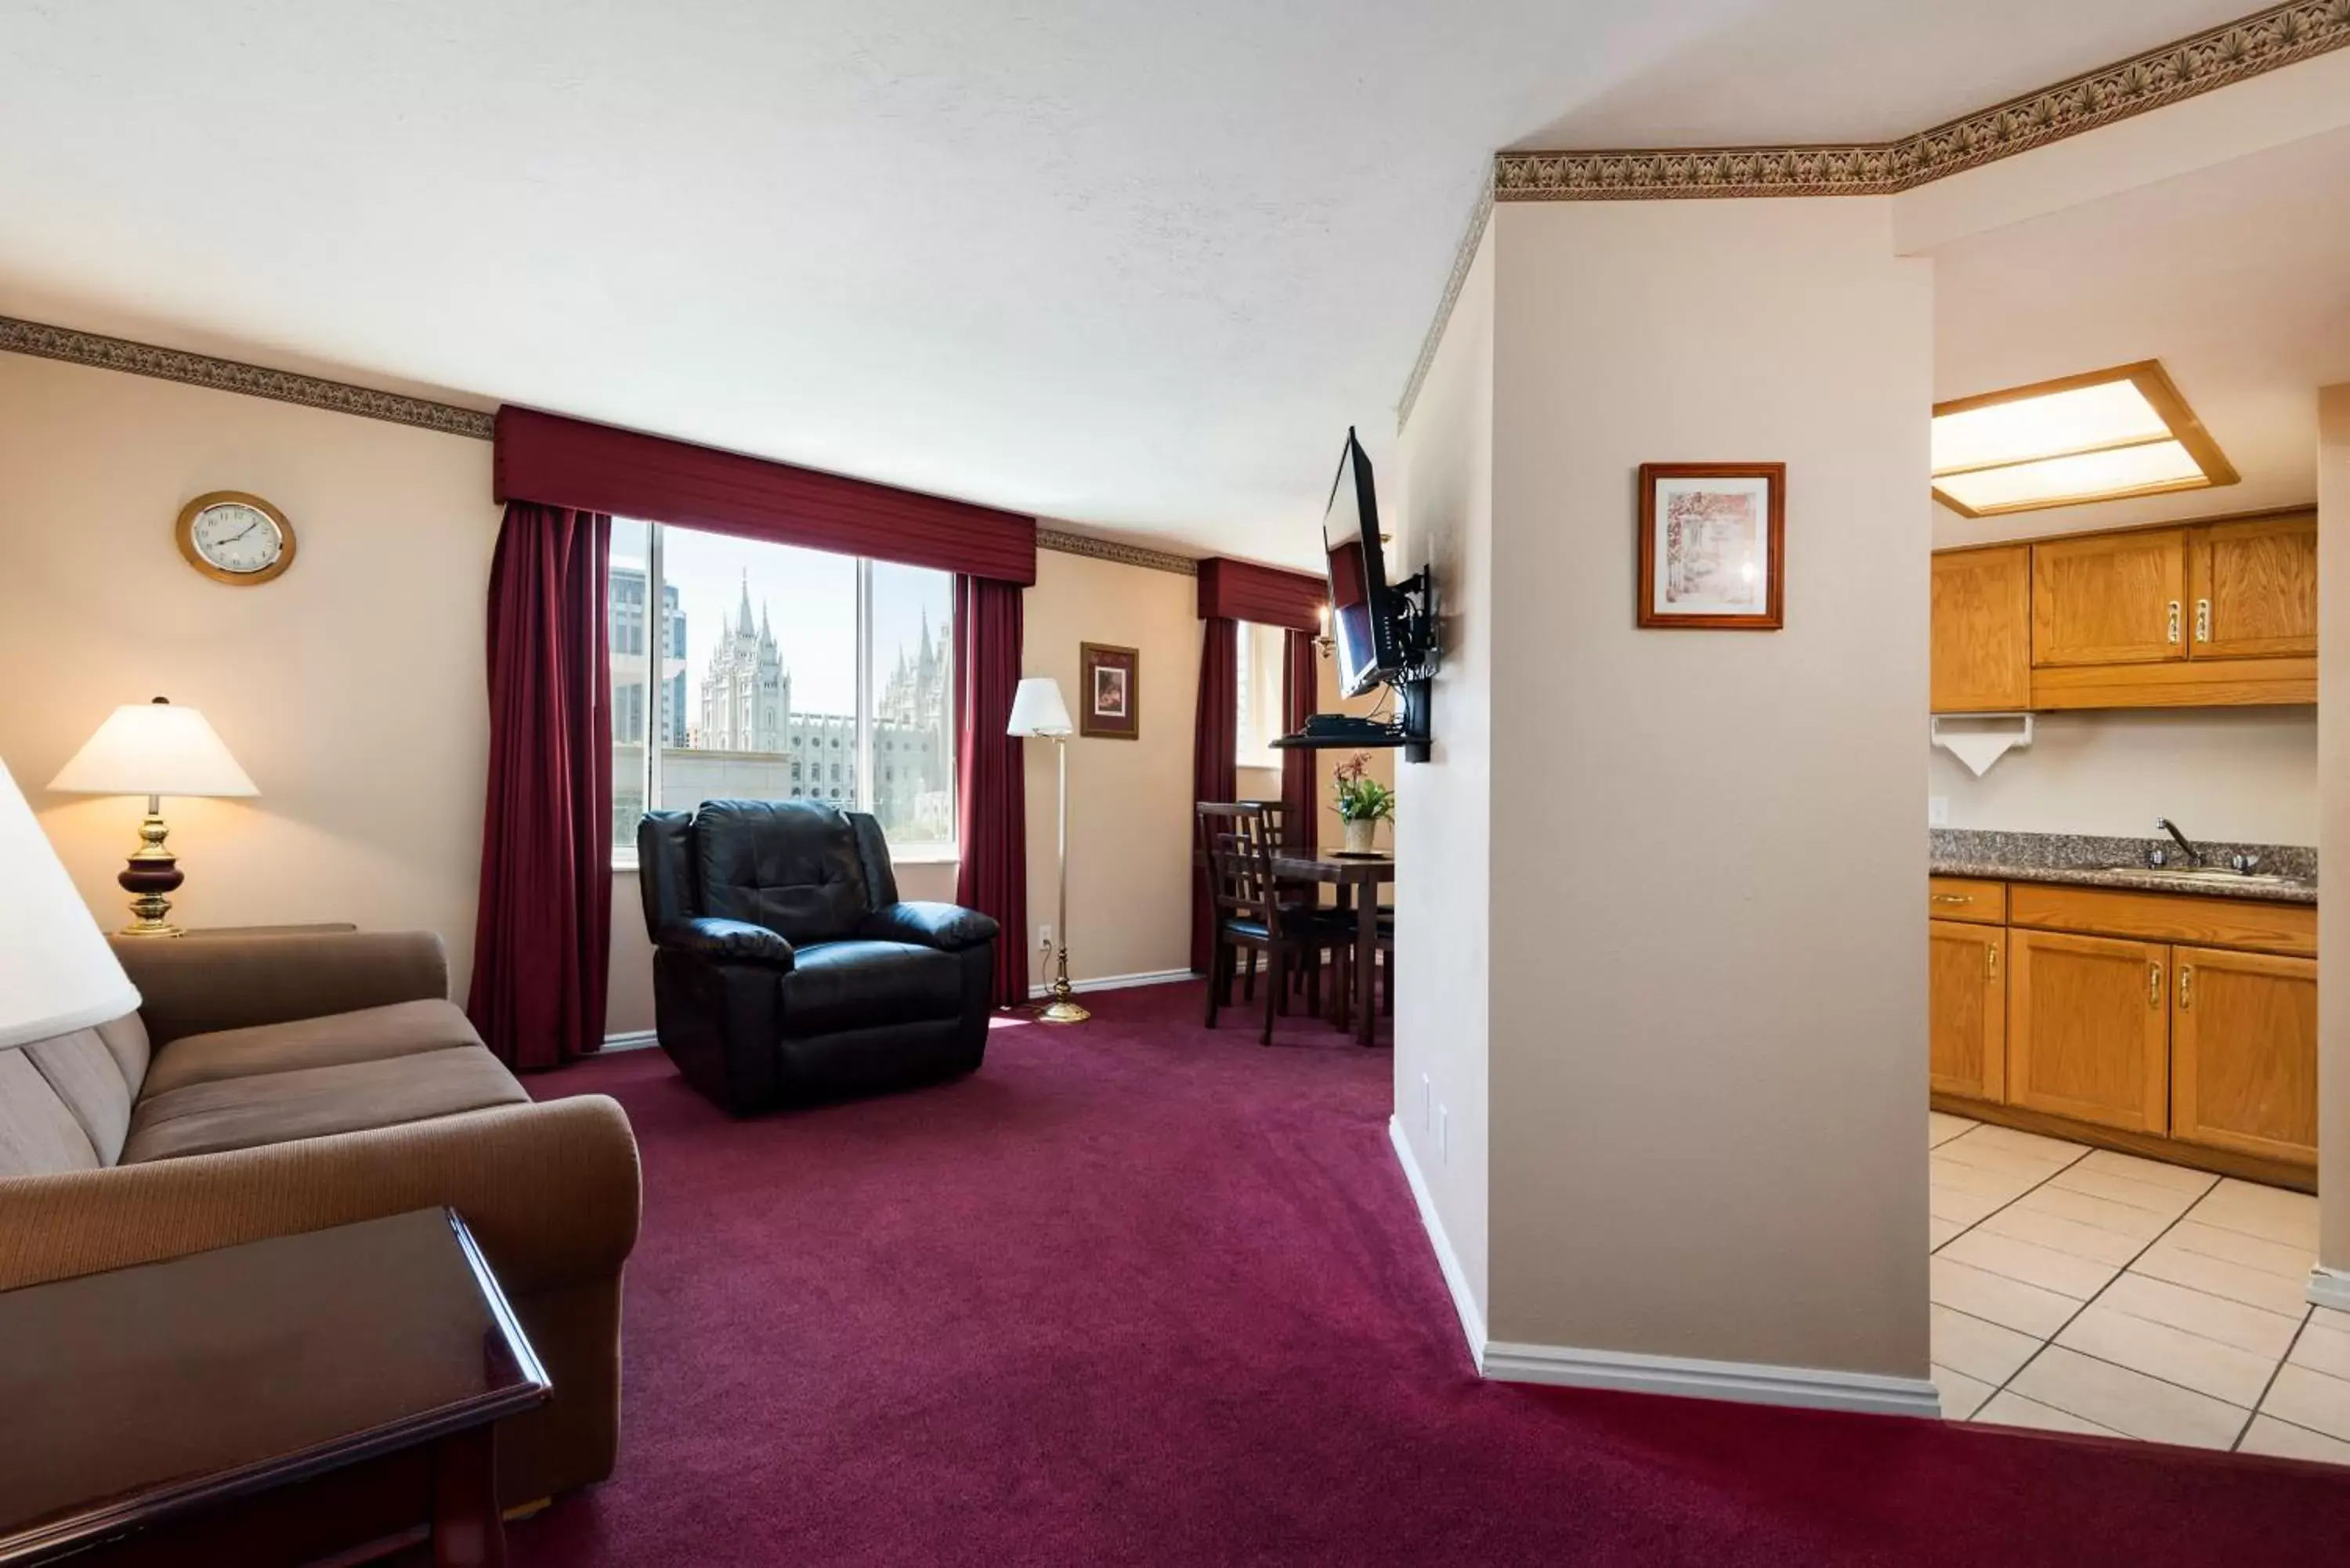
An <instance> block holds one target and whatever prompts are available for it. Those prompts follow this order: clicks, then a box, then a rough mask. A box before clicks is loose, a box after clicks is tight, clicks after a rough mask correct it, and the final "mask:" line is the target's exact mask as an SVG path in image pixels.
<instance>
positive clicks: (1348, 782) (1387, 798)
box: [1336, 752, 1395, 855]
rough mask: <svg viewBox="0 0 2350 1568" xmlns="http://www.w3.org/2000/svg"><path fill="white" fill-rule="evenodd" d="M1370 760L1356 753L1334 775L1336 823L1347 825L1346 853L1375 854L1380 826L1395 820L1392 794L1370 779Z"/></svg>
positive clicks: (1341, 764) (1393, 792)
mask: <svg viewBox="0 0 2350 1568" xmlns="http://www.w3.org/2000/svg"><path fill="white" fill-rule="evenodd" d="M1369 763H1370V758H1368V757H1367V756H1365V755H1364V754H1363V753H1360V752H1357V753H1355V754H1354V755H1353V756H1351V757H1349V758H1347V760H1346V761H1345V762H1343V763H1339V764H1338V771H1337V773H1336V784H1337V797H1338V820H1339V821H1340V822H1341V823H1343V824H1345V825H1346V829H1347V854H1349V855H1370V854H1374V853H1376V852H1377V848H1378V833H1379V824H1380V823H1382V822H1392V821H1393V820H1395V791H1393V790H1391V789H1389V788H1388V786H1387V785H1385V784H1381V783H1379V781H1378V780H1377V779H1375V778H1373V777H1371V774H1370V766H1369Z"/></svg>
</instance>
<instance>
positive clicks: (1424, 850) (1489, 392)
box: [1389, 229, 1496, 1334]
mask: <svg viewBox="0 0 2350 1568" xmlns="http://www.w3.org/2000/svg"><path fill="white" fill-rule="evenodd" d="M1494 251H1495V236H1494V233H1493V231H1492V230H1491V229H1489V230H1488V231H1487V232H1486V235H1485V239H1484V242H1483V244H1482V245H1481V246H1480V247H1479V249H1478V252H1477V255H1476V258H1475V260H1474V262H1473V263H1472V264H1471V267H1470V270H1469V275H1468V278H1467V281H1466V282H1465V283H1464V284H1463V286H1462V287H1461V298H1460V300H1459V302H1458V303H1457V304H1456V305H1455V306H1453V310H1452V317H1451V321H1450V322H1449V323H1448V324H1447V325H1446V327H1445V333H1444V338H1443V341H1442V343H1441V344H1440V345H1439V347H1438V349H1437V354H1436V359H1435V362H1434V363H1433V364H1432V365H1431V366H1430V369H1429V373H1428V378H1427V380H1426V381H1425V383H1424V384H1423V385H1422V386H1421V388H1420V392H1419V400H1418V401H1417V402H1416V403H1415V404H1414V405H1413V408H1412V415H1411V421H1410V423H1409V425H1408V426H1407V427H1406V428H1405V430H1404V431H1403V435H1402V440H1401V441H1400V443H1399V444H1400V447H1401V455H1402V459H1403V470H1404V483H1403V486H1402V492H1403V494H1404V496H1405V503H1404V519H1403V525H1402V528H1401V531H1400V535H1399V545H1398V548H1397V550H1396V552H1395V556H1394V559H1395V561H1396V563H1397V564H1396V566H1393V567H1392V568H1390V569H1391V570H1393V571H1394V572H1395V573H1396V574H1397V575H1398V576H1407V575H1409V573H1411V572H1414V571H1417V570H1419V568H1421V567H1423V566H1425V567H1427V568H1428V569H1429V570H1430V573H1431V574H1432V576H1434V578H1435V582H1436V587H1437V590H1438V594H1439V613H1440V621H1441V628H1440V631H1439V633H1438V637H1439V641H1440V646H1441V649H1442V664H1441V669H1440V673H1439V675H1438V676H1437V679H1436V681H1435V686H1434V691H1433V695H1432V697H1431V699H1430V706H1431V710H1432V712H1433V725H1434V729H1435V744H1434V746H1433V747H1432V749H1431V753H1430V759H1429V761H1428V762H1426V763H1404V764H1402V765H1400V766H1396V767H1394V769H1393V774H1392V776H1393V778H1394V781H1395V786H1396V792H1397V800H1396V813H1397V823H1398V829H1399V832H1400V833H1401V834H1403V835H1406V836H1408V837H1409V844H1410V848H1409V853H1407V854H1402V855H1399V856H1398V857H1397V859H1396V888H1395V905H1396V998H1395V1126H1396V1128H1397V1130H1398V1132H1399V1133H1400V1135H1401V1136H1402V1137H1403V1138H1404V1139H1405V1141H1406V1142H1407V1143H1408V1144H1409V1147H1410V1150H1411V1155H1412V1159H1413V1162H1414V1163H1415V1164H1416V1165H1418V1166H1419V1170H1420V1172H1421V1175H1422V1176H1423V1178H1424V1179H1426V1182H1427V1184H1428V1189H1429V1197H1430V1202H1431V1203H1432V1204H1433V1205H1434V1208H1435V1210H1436V1217H1437V1221H1438V1224H1439V1225H1440V1227H1441V1229H1442V1231H1443V1233H1444V1238H1445V1240H1446V1241H1447V1242H1449V1244H1450V1245H1451V1249H1452V1252H1453V1255H1454V1258H1455V1259H1456V1260H1457V1261H1458V1264H1459V1268H1460V1278H1459V1280H1458V1282H1456V1283H1455V1287H1454V1288H1455V1289H1456V1290H1458V1291H1462V1292H1465V1293H1467V1295H1468V1296H1469V1298H1470V1302H1471V1307H1472V1310H1473V1311H1474V1312H1475V1313H1476V1314H1478V1316H1479V1317H1480V1318H1481V1319H1482V1317H1484V1316H1485V1315H1486V1314H1487V1313H1488V1312H1489V1309H1490V1298H1489V1293H1488V1278H1487V1275H1488V1262H1487V1246H1486V1230H1487V1218H1488V1216H1487V1162H1488V1155H1487V1147H1486V1146H1487V1137H1486V1130H1487V1129H1486V1123H1487V1109H1486V1106H1487V1080H1488V1071H1489V1063H1488V1059H1487V1047H1488V1042H1487V1020H1488V992H1489V991H1490V989H1491V987H1492V984H1493V981H1494V975H1493V971H1492V957H1491V951H1490V946H1489V944H1490V941H1491V938H1492V929H1491V908H1492V895H1493V877H1494V867H1493V846H1494V843H1495V842H1496V840H1495V836H1494V831H1493V823H1492V805H1493V803H1492V787H1493V774H1492V725H1491V719H1492V692H1493V687H1494V682H1495V679H1496V672H1495V670H1494V668H1493V663H1492V643H1493V637H1494V610H1493V591H1494V586H1493V580H1492V576H1493V532H1494V521H1495V520H1494V515H1493V436H1494V400H1493V358H1494V297H1493V283H1494ZM1389 760H1390V762H1391V763H1392V761H1393V754H1392V753H1389ZM1440 1112H1441V1118H1442V1125H1441V1127H1440V1126H1439V1115H1440ZM1475 1332H1476V1331H1475V1329H1474V1328H1473V1327H1472V1328H1471V1333H1472V1334H1473V1333H1475Z"/></svg>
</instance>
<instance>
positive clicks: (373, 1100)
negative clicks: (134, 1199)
mask: <svg viewBox="0 0 2350 1568" xmlns="http://www.w3.org/2000/svg"><path fill="white" fill-rule="evenodd" d="M529 1099H530V1096H528V1095H526V1094H525V1093H523V1087H522V1085H520V1084H519V1083H516V1082H515V1076H514V1075H513V1074H511V1073H509V1072H507V1071H506V1070H505V1068H504V1067H503V1066H501V1065H499V1064H498V1059H497V1058H496V1057H494V1056H493V1055H491V1054H490V1053H489V1051H488V1049H487V1048H485V1047H484V1046H479V1045H474V1046H467V1047H463V1048H457V1049H451V1050H446V1051H426V1052H421V1053H420V1054H414V1055H408V1056H393V1057H389V1058H386V1059H383V1060H380V1061H374V1062H346V1063H342V1064H338V1065H335V1066H328V1067H296V1068H289V1069H287V1070H286V1071H284V1072H277V1073H255V1074H251V1075H247V1076H244V1077H241V1078H222V1079H218V1080H216V1081H214V1082H212V1083H208V1084H191V1085H187V1086H186V1087H185V1088H180V1089H173V1090H172V1091H171V1092H170V1093H168V1094H161V1095H153V1096H149V1097H147V1098H146V1099H143V1100H141V1101H140V1102H139V1106H138V1109H136V1110H135V1111H133V1112H132V1113H131V1116H130V1138H129V1139H128V1140H127V1141H126V1142H125V1143H124V1144H123V1146H122V1163H123V1164H125V1165H137V1164H140V1163H142V1162H144V1161H146V1160H151V1159H176V1158H182V1157H185V1156H188V1155H194V1154H218V1153H220V1152H222V1151H223V1150H224V1149H233V1148H253V1147H258V1146H260V1145H262V1144H274V1143H289V1142H291V1141H292V1140H294V1139H296V1138H305V1137H328V1136H330V1135H332V1134H335V1133H347V1132H359V1131H363V1130H365V1129H367V1128H369V1127H396V1126H398V1125H400V1123H402V1122H421V1121H425V1120H428V1119H430V1118H432V1117H433V1116H455V1115H457V1114H458V1113H460V1112H462V1111H478V1110H486V1109H488V1108H489V1107H491V1106H516V1105H525V1104H527V1103H528V1102H529Z"/></svg>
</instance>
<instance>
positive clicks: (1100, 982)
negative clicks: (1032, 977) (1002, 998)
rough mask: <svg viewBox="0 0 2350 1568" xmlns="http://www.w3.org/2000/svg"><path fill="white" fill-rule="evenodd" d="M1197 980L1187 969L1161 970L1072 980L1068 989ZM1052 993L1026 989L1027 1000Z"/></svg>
mask: <svg viewBox="0 0 2350 1568" xmlns="http://www.w3.org/2000/svg"><path fill="white" fill-rule="evenodd" d="M1197 978H1198V977H1197V976H1195V975H1194V974H1192V972H1191V971H1190V970H1188V969H1163V970H1159V971H1157V972H1156V973H1153V974H1106V975H1102V976H1100V977H1098V978H1097V979H1094V980H1073V981H1069V989H1070V990H1071V991H1128V990H1131V989H1132V988H1133V987H1135V986H1138V985H1172V984H1174V983H1175V982H1176V981H1179V980H1194V979H1197ZM1052 993H1053V988H1052V987H1051V986H1049V985H1032V986H1030V987H1029V988H1028V1000H1029V1001H1031V1002H1038V1001H1042V1000H1043V999H1044V998H1045V997H1047V996H1050V995H1051V994H1052Z"/></svg>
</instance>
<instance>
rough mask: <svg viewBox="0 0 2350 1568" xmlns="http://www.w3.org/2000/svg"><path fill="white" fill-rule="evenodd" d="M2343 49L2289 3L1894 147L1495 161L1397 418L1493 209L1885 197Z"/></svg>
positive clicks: (2328, 1)
mask: <svg viewBox="0 0 2350 1568" xmlns="http://www.w3.org/2000/svg"><path fill="white" fill-rule="evenodd" d="M2343 47H2350V0H2289V3H2288V4H2285V5H2274V6H2271V7H2270V8H2269V9H2267V10H2265V11H2257V12H2254V13H2253V14H2252V15H2251V16H2242V17H2239V18H2238V19H2236V20H2235V21H2233V22H2229V23H2224V24H2222V25H2221V26H2217V27H2213V28H2210V30H2208V31H2206V32H2201V33H2198V34H2196V35H2194V36H2191V37H2188V38H2182V39H2179V40H2178V42H2176V43H2170V44H2165V45H2163V46H2161V47H2159V48H2154V49H2148V50H2147V51H2146V52H2145V53H2144V54H2141V55H2137V56H2134V57H2131V58H2129V59H2126V60H2123V61H2120V62H2119V63H2117V64H2115V65H2110V66H2106V67H2101V68H2100V69H2097V70H2094V71H2087V72H2084V73H2083V74H2082V75H2080V76H2076V77H2074V78H2070V79H2068V80H2065V81H2062V82H2058V83H2057V84H2056V85H2055V86H2054V87H2048V88H2041V89H2040V90H2039V91H2037V92H2032V93H2026V94H2024V95H2023V96H2022V97H2021V98H2014V99H2009V100H2008V101H2007V102H2005V103H2002V104H1997V105H1994V106H1992V107H1991V108H1990V109H1982V110H1980V111H1978V112H1977V113H1974V114H1969V115H1964V116H1961V117H1960V118H1959V119H1954V120H1951V121H1950V122H1949V123H1947V124H1944V125H1938V126H1935V127H1934V128H1932V129H1931V130H1921V131H1919V132H1918V133H1917V134H1916V135H1914V136H1906V137H1903V138H1901V139H1900V140H1897V141H1884V142H1866V143H1855V144H1852V145H1848V146H1823V147H1711V148H1654V149H1620V150H1616V151H1596V152H1575V151H1557V152H1544V151H1536V152H1502V153H1497V154H1495V155H1494V158H1493V170H1492V182H1491V184H1490V186H1489V187H1488V190H1487V192H1486V197H1485V200H1484V202H1481V203H1480V205H1479V208H1478V213H1477V216H1476V218H1475V220H1474V221H1473V222H1472V223H1471V225H1470V232H1469V234H1468V236H1467V238H1466V239H1464V240H1463V241H1462V243H1461V254H1460V257H1459V258H1457V259H1456V260H1455V262H1454V264H1453V275H1452V278H1451V281H1450V282H1448V283H1447V285H1446V286H1445V293H1444V296H1443V298H1442V300H1441V301H1440V303H1439V305H1438V307H1437V314H1436V320H1435V322H1434V323H1433V325H1431V326H1430V328H1429V334H1428V337H1427V338H1426V340H1425V341H1423V342H1422V344H1421V346H1420V350H1419V359H1418V360H1417V361H1415V362H1414V364H1413V366H1412V371H1411V377H1410V379H1409V381H1407V382H1406V383H1405V386H1404V395H1403V400H1402V401H1401V403H1400V404H1399V408H1398V411H1397V419H1396V424H1397V428H1398V429H1399V430H1400V429H1401V428H1402V426H1403V423H1404V421H1407V420H1409V418H1410V417H1411V409H1412V404H1413V403H1414V402H1415V401H1417V400H1418V399H1419V387H1420V383H1421V381H1423V380H1424V379H1426V378H1427V375H1428V366H1429V363H1430V360H1432V359H1433V358H1435V357H1436V345H1437V343H1438V341H1439V340H1440V339H1441V338H1442V337H1443V335H1444V327H1445V325H1446V323H1447V322H1448V321H1449V320H1450V318H1451V314H1452V307H1453V305H1454V303H1455V301H1456V300H1457V299H1458V298H1459V297H1460V292H1461V277H1462V276H1463V275H1465V273H1466V268H1467V261H1468V258H1470V257H1471V256H1473V255H1474V254H1476V247H1477V242H1478V241H1479V239H1481V238H1482V235H1483V233H1484V228H1485V223H1486V222H1487V220H1488V219H1489V217H1490V216H1491V213H1492V205H1491V204H1492V202H1652V201H1686V200H1691V199H1703V198H1707V197H1737V196H1884V195H1891V194H1894V193H1895V192H1901V191H1908V190H1913V189H1915V188H1916V187H1918V186H1919V185H1924V184H1927V183H1929V182H1933V181H1936V180H1941V179H1945V178H1947V177H1949V176H1950V175H1952V174H1957V173H1960V172H1963V171H1966V170H1969V169H1975V168H1980V167H1981V165H1983V164H1986V163H1991V162H1996V161H1998V160H2000V159H2002V158H2012V157H2013V156H2015V155H2016V154H2017V153H2019V152H2029V151H2032V150H2033V148H2036V147H2045V146H2046V145H2048V144H2049V143H2050V142H2053V141H2061V140H2064V139H2065V138H2066V137H2068V136H2077V135H2079V134H2080V133H2081V132H2082V131H2085V130H2095V129H2096V128H2097V127H2099V126H2102V125H2110V124H2112V123H2114V122H2115V121H2116V120H2121V119H2129V118H2131V117H2132V116H2134V115H2140V114H2144V113H2147V111H2148V110H2150V109H2161V108H2163V107H2165V106H2166V105H2168V104H2173V103H2178V102H2179V101H2181V100H2182V99H2190V98H2195V97H2198V96H2199V95H2201V94H2203V93H2207V92H2210V91H2211V90H2212V89H2214V88H2223V87H2228V86H2230V85H2231V84H2233V83H2236V82H2240V81H2245V80H2248V79H2250V78H2253V77H2256V76H2260V75H2262V74H2263V73H2265V72H2268V71H2272V70H2275V69H2276V68H2277V67H2280V66H2289V65H2292V64H2293V63H2295V62H2296V61H2300V60H2305V59H2309V58H2312V57H2315V56H2318V55H2323V54H2327V53H2330V52H2332V51H2333V50H2335V49H2339V48H2343Z"/></svg>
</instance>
